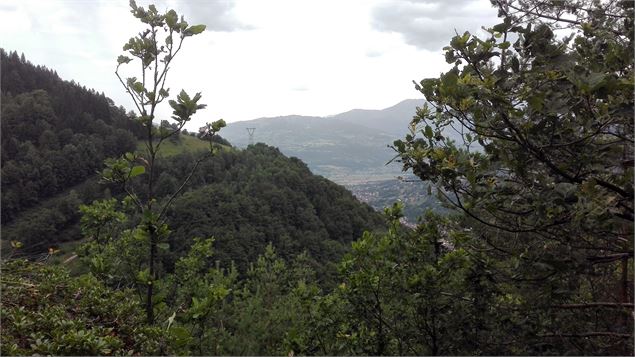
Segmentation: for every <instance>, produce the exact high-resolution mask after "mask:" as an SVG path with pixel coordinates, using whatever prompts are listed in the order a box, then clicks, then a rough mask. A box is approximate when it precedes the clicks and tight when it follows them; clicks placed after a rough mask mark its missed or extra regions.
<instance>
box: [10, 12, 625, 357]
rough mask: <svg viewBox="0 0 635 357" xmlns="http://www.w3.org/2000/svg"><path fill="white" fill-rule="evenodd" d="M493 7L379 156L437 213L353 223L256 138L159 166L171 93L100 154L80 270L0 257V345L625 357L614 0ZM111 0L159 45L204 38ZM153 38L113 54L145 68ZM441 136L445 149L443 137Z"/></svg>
mask: <svg viewBox="0 0 635 357" xmlns="http://www.w3.org/2000/svg"><path fill="white" fill-rule="evenodd" d="M493 3H494V4H495V5H496V6H498V7H499V15H500V17H502V18H503V22H502V23H501V24H499V25H496V26H494V27H493V28H491V29H490V33H491V37H490V38H488V39H480V38H477V37H475V36H472V35H471V34H469V33H465V34H463V35H457V36H456V37H454V38H453V39H452V41H451V43H450V46H448V47H446V59H447V61H448V63H450V64H454V67H453V68H452V69H451V70H450V71H448V72H447V73H444V74H442V75H441V76H440V77H439V78H431V79H425V80H423V81H421V82H420V83H417V84H416V88H417V90H419V91H420V92H421V93H422V94H423V95H424V96H425V98H426V100H427V102H428V103H429V105H430V106H425V107H423V108H420V110H418V113H417V116H416V117H415V118H414V119H413V121H412V123H411V125H410V133H409V134H408V135H407V136H406V138H404V140H398V141H395V143H394V148H395V150H396V151H397V152H398V154H399V160H400V162H401V163H402V164H403V167H404V170H411V171H412V172H413V173H414V174H415V175H417V176H418V177H419V178H421V179H422V180H425V181H430V182H432V183H434V184H435V185H436V186H437V187H436V191H437V192H438V194H439V195H440V198H441V199H443V200H445V202H446V204H447V205H448V206H449V207H450V208H454V209H453V211H452V213H451V214H447V215H438V214H434V213H431V212H430V213H427V214H426V215H425V216H424V217H422V219H421V221H420V224H419V225H418V226H417V227H416V228H415V229H410V228H407V227H404V226H403V225H402V224H400V220H401V219H402V218H403V207H402V205H400V204H398V203H396V204H394V205H393V206H392V207H391V208H389V209H386V211H385V216H386V221H387V224H386V226H385V227H384V229H383V230H381V229H380V230H374V231H373V230H368V228H375V227H376V226H375V225H376V224H378V223H379V220H378V219H377V218H376V217H375V216H374V215H373V214H372V213H371V212H370V210H369V209H368V208H367V207H363V206H359V205H357V204H356V203H354V201H353V200H352V197H351V195H350V194H349V193H347V192H346V191H345V190H343V189H342V188H339V187H337V186H334V185H332V184H329V183H328V181H326V180H324V179H321V178H317V177H314V176H311V175H310V172H309V171H308V169H307V168H306V166H305V165H304V164H303V163H302V162H300V161H299V160H297V159H287V158H285V157H284V156H282V155H281V154H280V153H279V152H278V151H277V150H276V149H273V148H270V147H267V146H264V145H256V146H251V147H250V148H248V149H247V150H245V151H242V152H237V151H232V150H229V149H227V148H224V147H222V146H220V145H218V143H215V142H214V141H210V142H209V151H208V153H207V154H202V153H201V154H196V155H192V154H183V155H180V156H171V157H170V158H167V157H164V158H162V160H159V158H160V156H157V155H156V154H157V153H158V152H159V150H158V144H156V142H155V141H153V136H156V137H160V138H164V139H167V138H168V137H169V136H170V135H172V134H170V132H171V130H172V131H173V132H175V133H176V132H177V131H178V130H179V129H180V128H179V126H181V128H182V124H183V123H184V122H186V121H188V120H189V118H190V116H191V114H193V112H195V111H196V110H197V109H203V107H201V106H200V104H197V101H198V99H200V98H201V97H200V95H196V96H194V97H189V96H188V95H187V94H186V93H185V94H184V92H181V94H179V96H178V97H177V101H172V102H170V105H171V106H172V107H173V108H174V110H175V112H174V113H175V119H176V121H177V123H178V125H177V126H176V127H174V126H171V127H170V128H168V127H167V126H165V125H158V126H157V125H152V120H153V119H154V118H153V117H152V115H151V114H148V113H151V112H152V111H153V109H152V111H150V112H147V111H146V109H142V108H139V109H140V115H138V116H137V120H138V121H139V122H142V123H145V124H146V126H145V129H144V130H146V133H147V135H146V136H145V137H144V140H146V141H145V143H146V149H147V150H146V151H145V152H141V153H127V154H124V155H123V156H122V157H121V158H118V159H109V160H107V161H106V168H105V170H104V171H102V177H103V178H104V179H106V180H108V181H110V182H111V183H112V184H114V185H115V186H113V187H120V189H121V190H122V192H125V193H126V194H125V195H123V196H120V197H115V198H110V199H104V200H97V201H95V202H93V203H92V204H90V205H82V206H81V207H80V211H81V214H82V217H81V221H80V223H81V230H82V233H83V235H84V236H85V237H86V242H85V243H84V244H83V245H82V247H81V249H79V250H78V255H79V257H78V260H79V262H80V268H81V269H83V273H82V274H80V275H79V276H70V275H69V274H68V272H67V269H68V268H67V267H66V266H64V265H46V264H45V263H42V262H27V261H23V260H5V261H3V262H2V269H3V275H2V278H1V279H2V287H3V290H5V291H6V290H9V291H10V292H11V294H10V296H9V297H7V296H6V294H3V301H2V315H1V316H2V321H1V322H2V326H3V329H2V332H1V333H2V339H3V343H2V346H1V349H2V351H1V352H2V353H3V354H13V353H15V354H33V353H40V354H44V353H50V354H122V353H130V354H135V353H136V354H176V355H294V354H312V355H464V354H485V355H554V354H557V355H559V354H576V355H632V354H633V352H634V350H633V327H634V326H633V318H632V315H633V303H632V301H633V295H632V288H633V287H632V282H633V264H632V262H633V241H632V236H633V233H634V232H633V198H634V197H633V192H634V188H633V142H634V138H633V120H634V116H633V111H632V109H633V105H634V102H633V86H634V82H635V81H634V73H633V62H634V61H633V57H632V53H633V38H632V34H633V11H632V10H633V9H632V7H633V4H632V3H628V2H616V3H599V2H593V1H585V0H570V1H567V2H562V3H560V2H556V3H545V2H542V1H538V0H536V1H522V2H521V1H518V2H517V1H507V2H498V1H494V2H493ZM131 4H132V13H133V15H134V16H135V17H137V18H138V19H139V20H141V22H143V23H144V24H146V25H148V26H149V28H150V32H148V33H154V32H155V31H160V30H165V31H167V33H168V36H170V40H169V41H167V42H169V43H172V42H173V40H172V37H171V36H172V35H174V36H175V39H176V38H180V40H181V41H182V40H183V39H184V37H189V36H191V35H195V34H197V33H200V32H202V31H203V30H204V27H203V28H201V27H199V26H189V25H188V24H187V23H186V22H185V21H184V19H183V18H182V17H181V18H180V20H179V18H178V16H177V15H176V13H175V12H174V11H172V10H170V11H168V12H166V13H165V14H161V13H159V12H158V11H157V10H156V8H154V7H153V6H151V7H150V8H149V9H147V10H146V9H143V8H140V7H137V6H136V5H135V4H134V2H131ZM558 25H566V26H568V27H570V28H571V29H572V30H573V32H570V33H567V36H565V37H558V36H556V35H555V34H554V31H555V30H556V28H557V26H558ZM176 34H179V35H178V36H177V35H176ZM140 36H141V35H140ZM146 36H147V34H146ZM144 38H145V37H144ZM155 38H156V37H155V36H154V35H153V36H151V39H150V40H149V41H145V40H143V39H139V38H136V37H135V38H133V39H131V41H130V42H129V45H126V47H124V50H130V52H131V53H132V55H133V56H135V57H138V58H139V59H140V60H142V61H144V63H147V64H144V66H149V65H150V64H152V63H155V65H158V64H157V61H158V56H157V55H156V54H157V51H156V42H153V41H155ZM510 39H513V40H512V41H513V43H511V42H510ZM166 51H171V47H170V46H168V48H167V50H166ZM171 58H172V57H170V60H171ZM129 61H131V59H130V58H127V57H125V56H122V57H120V58H119V60H118V62H119V64H120V65H121V64H125V63H127V62H129ZM168 62H169V61H168ZM166 68H167V63H166ZM137 83H138V82H136V81H135V80H127V81H122V84H124V86H126V89H128V90H132V91H134V92H136V93H137V94H136V95H138V98H139V99H141V101H140V102H145V103H149V104H148V105H149V106H150V107H152V108H154V105H156V104H158V102H157V101H153V100H148V101H146V100H145V99H144V98H146V96H147V98H151V97H152V98H155V99H156V98H157V97H156V96H155V93H154V92H151V91H149V90H148V89H147V88H145V85H143V84H137ZM167 94H168V92H167V91H165V92H162V94H160V95H159V96H162V97H167ZM131 95H132V94H131ZM3 124H4V123H3ZM148 124H149V125H148ZM222 124H223V123H222V122H217V123H213V124H209V125H208V127H207V129H208V133H211V134H212V135H211V136H212V137H213V136H214V135H215V134H216V132H217V131H218V130H220V129H221V128H222V126H223V125H222ZM458 124H460V125H462V127H463V128H464V132H463V133H464V134H463V140H462V141H463V143H456V142H454V141H452V140H449V139H448V138H446V137H444V135H443V131H444V128H445V127H447V126H449V125H458ZM162 140H163V139H159V142H161V141H162ZM477 143H478V145H479V146H480V148H479V150H473V146H474V145H476V144H477ZM155 145H156V146H155ZM201 155H205V156H201ZM209 155H211V156H212V157H207V156H209ZM3 178H4V172H3ZM179 193H183V194H182V195H180V194H179ZM421 194H425V192H422V193H421ZM69 209H70V208H69ZM364 230H365V231H364ZM362 231H363V232H362ZM354 239H356V240H355V241H353V240H354ZM351 241H353V242H352V243H351V245H350V250H348V252H345V249H344V244H347V243H348V242H351ZM20 249H21V248H20V244H17V243H14V244H13V245H12V248H11V251H10V252H9V253H10V255H14V253H16V252H18V251H19V250H20ZM51 254H55V251H54V250H51V251H49V253H48V254H47V255H45V256H44V257H42V259H41V260H45V259H47V258H50V255H51ZM342 254H343V256H342ZM332 259H339V264H337V267H338V269H337V274H332V273H329V271H328V269H325V266H327V267H328V262H332V261H333V260H332ZM232 261H234V263H232ZM117 301H125V302H126V303H125V304H117Z"/></svg>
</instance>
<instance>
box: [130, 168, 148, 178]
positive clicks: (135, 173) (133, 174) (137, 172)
mask: <svg viewBox="0 0 635 357" xmlns="http://www.w3.org/2000/svg"><path fill="white" fill-rule="evenodd" d="M144 172H146V168H145V167H143V166H135V167H133V168H132V169H131V170H130V177H136V176H139V175H141V174H143V173H144Z"/></svg>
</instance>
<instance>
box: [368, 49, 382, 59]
mask: <svg viewBox="0 0 635 357" xmlns="http://www.w3.org/2000/svg"><path fill="white" fill-rule="evenodd" d="M383 54H384V53H383V52H382V51H379V50H368V51H366V57H369V58H376V57H380V56H381V55H383Z"/></svg>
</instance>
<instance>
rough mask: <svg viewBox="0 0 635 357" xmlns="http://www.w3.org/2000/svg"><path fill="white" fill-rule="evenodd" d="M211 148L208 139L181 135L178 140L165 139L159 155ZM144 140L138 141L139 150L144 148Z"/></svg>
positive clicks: (172, 154) (165, 155) (171, 154)
mask: <svg viewBox="0 0 635 357" xmlns="http://www.w3.org/2000/svg"><path fill="white" fill-rule="evenodd" d="M208 148H209V144H208V143H207V141H203V140H201V139H199V138H195V137H193V136H189V135H181V136H180V138H179V141H178V142H176V143H175V142H174V141H172V140H170V139H167V140H165V141H164V142H163V143H162V144H161V148H160V149H159V155H161V156H164V157H169V156H174V155H176V154H180V153H182V152H186V151H187V152H196V151H204V150H207V149H208ZM144 149H145V145H144V141H143V140H140V141H139V142H138V143H137V150H144Z"/></svg>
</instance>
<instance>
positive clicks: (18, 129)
mask: <svg viewBox="0 0 635 357" xmlns="http://www.w3.org/2000/svg"><path fill="white" fill-rule="evenodd" d="M0 63H1V64H2V68H1V70H2V85H1V88H2V129H3V130H2V222H3V224H6V223H8V222H10V221H11V220H13V219H15V218H16V216H17V215H19V214H20V212H23V211H24V210H25V209H27V208H29V207H32V206H34V205H36V204H38V203H40V202H42V201H43V200H45V199H46V198H49V197H52V196H54V195H56V194H59V193H61V192H63V191H65V190H67V189H68V188H69V187H72V186H74V185H77V184H80V183H82V182H84V181H85V180H86V179H88V178H89V177H91V176H94V174H95V172H96V171H97V170H98V169H100V168H101V166H102V162H103V160H104V159H105V158H107V157H112V156H119V155H121V154H123V153H125V152H127V151H131V150H134V148H135V147H136V142H137V137H139V136H140V135H141V132H140V129H141V126H140V125H139V123H137V122H135V121H132V120H130V119H129V118H128V116H127V115H126V112H125V111H124V110H123V108H118V107H116V106H115V105H114V103H113V102H112V101H111V100H109V99H108V98H106V97H105V96H104V95H103V93H102V94H99V93H96V92H95V91H93V90H88V89H86V88H85V87H82V86H80V85H78V84H76V83H74V82H67V81H63V80H61V79H60V78H59V77H58V76H57V73H56V72H55V71H52V70H49V69H47V68H45V67H41V66H34V65H33V64H31V63H30V62H28V61H26V59H25V58H24V55H23V56H21V57H20V56H18V54H17V53H16V52H11V53H6V52H5V51H4V50H0Z"/></svg>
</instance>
